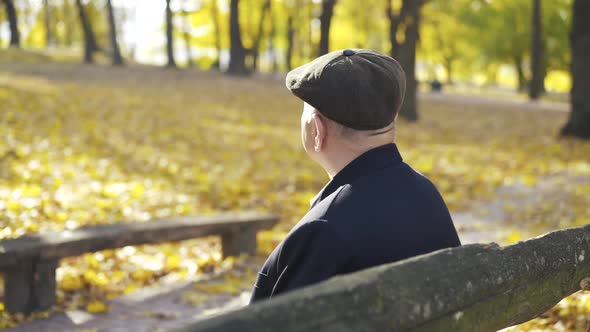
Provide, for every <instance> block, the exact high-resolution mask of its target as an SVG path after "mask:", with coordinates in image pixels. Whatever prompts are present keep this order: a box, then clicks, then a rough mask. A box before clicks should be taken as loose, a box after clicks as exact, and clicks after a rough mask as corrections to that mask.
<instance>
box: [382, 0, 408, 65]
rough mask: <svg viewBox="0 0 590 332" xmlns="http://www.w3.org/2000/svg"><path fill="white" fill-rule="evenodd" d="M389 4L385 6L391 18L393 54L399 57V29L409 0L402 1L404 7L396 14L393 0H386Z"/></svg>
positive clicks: (388, 16) (390, 40) (394, 56)
mask: <svg viewBox="0 0 590 332" xmlns="http://www.w3.org/2000/svg"><path fill="white" fill-rule="evenodd" d="M386 1H387V6H386V8H385V14H386V16H387V18H388V19H389V42H390V43H391V56H392V57H393V58H397V54H396V53H397V52H398V48H399V42H398V41H397V29H398V28H399V24H400V22H401V21H402V20H403V19H404V18H405V16H406V13H407V8H408V7H407V6H406V4H407V2H406V1H403V2H402V7H401V10H400V14H399V15H395V14H394V12H393V8H392V6H391V0H386Z"/></svg>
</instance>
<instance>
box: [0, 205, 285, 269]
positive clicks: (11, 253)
mask: <svg viewBox="0 0 590 332" xmlns="http://www.w3.org/2000/svg"><path fill="white" fill-rule="evenodd" d="M277 220H278V219H277V217H276V216H274V215H271V214H262V213H257V212H241V213H224V214H217V215H211V216H200V217H179V218H169V219H160V220H154V221H149V222H134V223H118V224H112V225H101V226H92V227H84V228H80V229H77V230H72V231H61V232H47V233H43V234H36V235H30V236H25V237H21V238H18V239H10V240H2V241H0V269H2V268H6V267H9V266H13V265H18V264H19V263H20V262H22V261H23V260H28V259H30V258H34V257H39V258H44V259H50V258H61V257H68V256H77V255H81V254H84V253H86V252H94V251H99V250H104V249H111V248H120V247H124V246H129V245H139V244H149V243H162V242H172V241H180V240H186V239H192V238H197V237H203V236H209V235H222V236H223V235H224V234H226V233H236V232H240V231H242V230H254V231H256V230H260V229H265V228H270V227H272V226H273V225H274V224H275V223H276V222H277Z"/></svg>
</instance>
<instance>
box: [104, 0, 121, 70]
mask: <svg viewBox="0 0 590 332" xmlns="http://www.w3.org/2000/svg"><path fill="white" fill-rule="evenodd" d="M107 14H108V19H109V38H110V39H111V58H112V60H113V65H115V66H121V65H123V57H122V56H121V50H120V49H119V43H118V42H117V25H116V23H115V13H114V10H113V4H112V2H111V0H107Z"/></svg>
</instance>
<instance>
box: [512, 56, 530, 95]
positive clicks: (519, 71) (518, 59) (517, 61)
mask: <svg viewBox="0 0 590 332" xmlns="http://www.w3.org/2000/svg"><path fill="white" fill-rule="evenodd" d="M514 68H515V69H516V75H517V76H518V91H519V92H521V91H526V88H527V81H526V77H525V76H524V69H523V65H522V56H520V55H517V56H515V57H514Z"/></svg>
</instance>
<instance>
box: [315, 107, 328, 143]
mask: <svg viewBox="0 0 590 332" xmlns="http://www.w3.org/2000/svg"><path fill="white" fill-rule="evenodd" d="M312 124H313V126H314V127H315V130H314V134H313V148H314V150H315V151H316V152H320V151H321V150H322V148H323V147H324V144H325V143H326V137H327V134H328V133H327V126H326V120H325V119H324V118H322V116H321V115H320V114H318V113H314V114H313V115H312Z"/></svg>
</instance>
